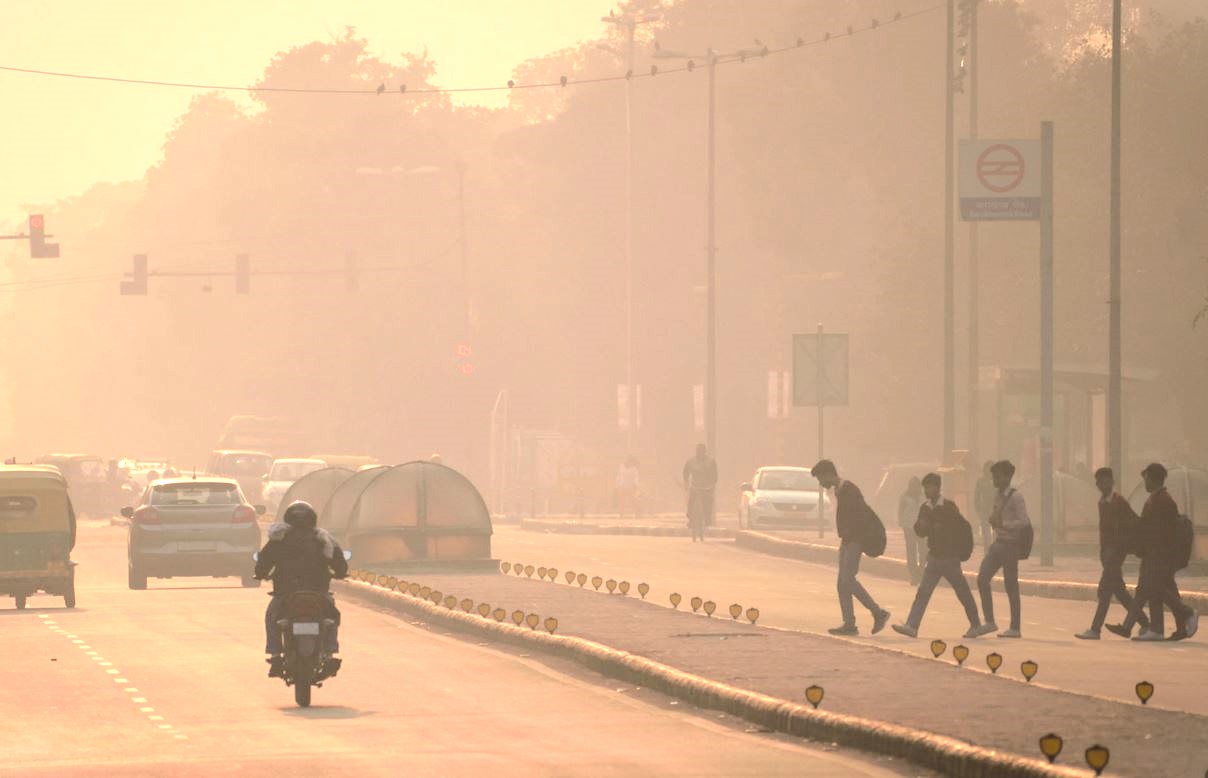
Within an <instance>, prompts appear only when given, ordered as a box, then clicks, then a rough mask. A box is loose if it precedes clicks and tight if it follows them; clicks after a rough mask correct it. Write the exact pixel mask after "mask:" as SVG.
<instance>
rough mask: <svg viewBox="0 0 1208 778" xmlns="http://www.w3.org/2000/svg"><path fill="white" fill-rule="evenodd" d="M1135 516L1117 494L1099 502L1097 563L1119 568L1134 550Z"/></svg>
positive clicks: (1136, 519)
mask: <svg viewBox="0 0 1208 778" xmlns="http://www.w3.org/2000/svg"><path fill="white" fill-rule="evenodd" d="M1137 522H1138V518H1137V514H1136V513H1135V512H1134V511H1133V509H1132V506H1131V505H1129V504H1128V500H1126V499H1124V498H1123V497H1121V496H1120V495H1119V494H1118V493H1112V496H1111V497H1109V498H1108V499H1106V500H1100V501H1099V561H1100V562H1102V563H1103V566H1104V567H1109V566H1110V567H1119V566H1120V565H1122V564H1124V558H1125V557H1126V556H1128V555H1129V554H1131V553H1133V552H1134V551H1135V550H1136V546H1137Z"/></svg>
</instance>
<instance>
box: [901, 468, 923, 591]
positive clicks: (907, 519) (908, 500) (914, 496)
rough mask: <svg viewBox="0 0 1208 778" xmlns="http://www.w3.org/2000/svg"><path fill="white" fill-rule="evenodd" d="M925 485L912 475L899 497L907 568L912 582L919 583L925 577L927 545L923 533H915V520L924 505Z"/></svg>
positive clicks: (917, 518)
mask: <svg viewBox="0 0 1208 778" xmlns="http://www.w3.org/2000/svg"><path fill="white" fill-rule="evenodd" d="M923 499H924V498H923V485H922V484H921V483H920V482H919V479H918V478H915V477H914V476H911V478H910V482H909V483H907V484H906V491H905V492H902V496H901V497H900V498H898V526H899V527H901V528H902V537H903V538H904V539H905V541H906V569H907V570H908V571H909V572H910V583H912V584H915V585H917V584H918V582H919V581H920V580H921V579H922V577H923V565H924V564H926V562H927V560H926V559H925V557H926V555H927V546H926V545H925V541H924V539H923V537H922V536H921V535H917V534H915V526H914V525H915V522H917V521H918V520H919V508H921V507H923Z"/></svg>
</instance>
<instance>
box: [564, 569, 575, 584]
mask: <svg viewBox="0 0 1208 778" xmlns="http://www.w3.org/2000/svg"><path fill="white" fill-rule="evenodd" d="M574 582H575V571H574V570H567V571H566V583H567V584H573V583H574Z"/></svg>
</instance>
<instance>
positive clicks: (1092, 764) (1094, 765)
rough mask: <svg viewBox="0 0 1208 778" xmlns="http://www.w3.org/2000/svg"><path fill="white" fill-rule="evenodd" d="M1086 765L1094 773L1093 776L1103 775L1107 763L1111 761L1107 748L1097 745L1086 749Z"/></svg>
mask: <svg viewBox="0 0 1208 778" xmlns="http://www.w3.org/2000/svg"><path fill="white" fill-rule="evenodd" d="M1085 757H1086V765H1087V767H1089V768H1091V769H1092V770H1094V771H1095V775H1103V770H1104V769H1105V768H1106V767H1107V763H1108V762H1109V761H1110V760H1111V752H1110V751H1108V750H1107V746H1101V745H1099V744H1098V743H1096V744H1095V745H1093V746H1091V747H1090V748H1088V749H1086V754H1085Z"/></svg>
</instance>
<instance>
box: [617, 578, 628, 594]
mask: <svg viewBox="0 0 1208 778" xmlns="http://www.w3.org/2000/svg"><path fill="white" fill-rule="evenodd" d="M617 590H618V591H619V592H620V593H621V594H625V595H627V594H629V581H621V582H620V583H619V584H617Z"/></svg>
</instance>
